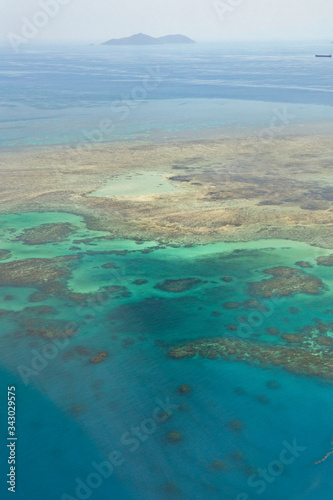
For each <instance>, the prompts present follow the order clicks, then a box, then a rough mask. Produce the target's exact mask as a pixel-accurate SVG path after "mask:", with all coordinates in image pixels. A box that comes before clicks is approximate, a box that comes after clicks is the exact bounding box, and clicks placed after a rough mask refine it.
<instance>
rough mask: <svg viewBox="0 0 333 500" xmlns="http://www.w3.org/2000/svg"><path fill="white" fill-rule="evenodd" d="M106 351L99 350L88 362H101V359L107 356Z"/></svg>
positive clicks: (103, 359)
mask: <svg viewBox="0 0 333 500" xmlns="http://www.w3.org/2000/svg"><path fill="white" fill-rule="evenodd" d="M107 355H108V354H107V352H106V351H101V352H99V353H98V354H97V356H95V357H93V358H90V359H89V363H92V364H98V363H102V362H103V361H105V359H106V358H107Z"/></svg>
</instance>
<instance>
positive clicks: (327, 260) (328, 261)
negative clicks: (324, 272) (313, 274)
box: [317, 253, 333, 267]
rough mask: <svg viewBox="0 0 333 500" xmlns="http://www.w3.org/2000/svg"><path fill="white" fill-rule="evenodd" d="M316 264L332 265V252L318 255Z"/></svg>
mask: <svg viewBox="0 0 333 500" xmlns="http://www.w3.org/2000/svg"><path fill="white" fill-rule="evenodd" d="M317 264H318V266H327V267H330V266H333V253H331V254H330V255H324V256H322V257H318V259H317Z"/></svg>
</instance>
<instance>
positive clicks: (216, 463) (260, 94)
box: [0, 42, 333, 500]
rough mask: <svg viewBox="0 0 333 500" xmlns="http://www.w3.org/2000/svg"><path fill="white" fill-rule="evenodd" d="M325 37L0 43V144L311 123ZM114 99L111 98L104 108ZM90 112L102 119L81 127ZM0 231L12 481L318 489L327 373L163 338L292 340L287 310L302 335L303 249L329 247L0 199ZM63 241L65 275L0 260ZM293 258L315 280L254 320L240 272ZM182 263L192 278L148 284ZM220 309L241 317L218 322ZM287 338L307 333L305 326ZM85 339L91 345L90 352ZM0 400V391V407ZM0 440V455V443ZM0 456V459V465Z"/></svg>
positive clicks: (318, 316)
mask: <svg viewBox="0 0 333 500" xmlns="http://www.w3.org/2000/svg"><path fill="white" fill-rule="evenodd" d="M326 49H327V50H326ZM329 50H330V49H329V48H327V47H325V46H323V45H320V44H317V45H315V44H314V43H313V42H312V43H311V44H310V43H304V44H302V45H299V46H297V47H296V46H293V47H290V46H289V45H287V44H282V45H281V44H280V45H269V46H267V45H260V46H258V45H247V46H243V45H240V44H238V45H237V44H236V45H225V46H221V45H220V46H208V45H207V46H205V45H202V46H199V45H198V46H191V47H181V48H176V47H174V48H171V49H170V48H163V49H162V48H160V47H159V48H156V47H150V48H148V49H140V50H138V49H131V48H128V47H127V48H118V49H117V50H115V49H114V48H110V47H98V46H87V47H72V48H66V49H65V48H63V47H56V48H55V47H49V48H43V49H40V48H38V47H31V48H29V50H27V51H25V52H22V53H19V54H12V53H9V52H8V51H4V52H2V58H1V67H0V84H1V88H2V93H1V111H2V113H1V141H2V146H3V148H4V149H6V148H8V147H10V148H13V147H20V146H26V145H29V146H33V147H38V146H41V145H43V146H45V145H46V146H50V145H54V144H64V145H71V146H72V145H73V144H76V143H77V142H84V141H87V140H93V139H91V137H94V138H95V139H96V141H95V142H102V141H110V140H115V141H119V140H122V141H125V140H126V141H129V140H133V141H138V140H143V141H145V140H149V141H154V140H173V139H174V138H186V137H188V136H194V135H195V134H198V135H197V136H198V137H200V134H205V133H207V132H208V133H212V134H213V133H215V132H219V133H221V134H222V135H223V134H226V135H227V134H232V133H239V132H241V131H244V133H249V131H251V130H258V129H260V128H263V127H264V128H265V127H267V126H270V123H271V119H272V115H273V116H276V113H279V112H281V113H283V116H285V113H287V116H289V115H292V116H293V118H290V119H288V123H284V122H283V121H281V123H279V125H280V126H281V124H282V125H283V126H286V128H283V127H282V128H281V130H280V132H281V134H283V133H286V131H287V129H288V127H289V126H290V125H291V126H294V125H295V126H301V127H302V130H306V131H307V132H308V133H317V132H319V131H321V130H328V128H329V126H330V122H331V118H332V115H331V95H332V90H333V87H332V64H331V61H330V60H327V61H325V60H324V61H321V60H320V61H318V60H316V59H315V58H314V54H315V53H316V52H319V51H320V52H322V51H329ZM156 67H159V68H160V69H159V70H158V71H160V73H163V74H168V76H166V77H165V80H163V81H161V82H158V83H159V85H158V86H157V87H156V88H155V89H154V90H152V91H151V93H150V91H149V92H148V93H147V95H145V99H139V100H137V99H133V98H131V97H129V98H128V96H131V92H133V89H136V88H137V87H139V88H140V86H141V85H142V81H143V80H142V79H144V78H146V75H147V72H149V71H150V70H151V68H155V69H156ZM124 100H127V101H128V100H129V101H130V103H127V104H125V107H126V106H127V108H128V109H129V113H128V116H126V118H124V120H121V119H120V118H119V107H120V106H124ZM115 101H116V104H115ZM117 101H118V103H117ZM119 101H121V102H120V103H119ZM112 106H113V107H112ZM110 109H111V110H112V109H113V112H112V111H111V114H110ZM115 109H117V110H118V113H117V112H116V113H115V111H114V110H115ZM122 111H123V112H124V110H122ZM274 113H275V115H274ZM126 114H127V112H126ZM114 115H116V116H117V117H118V118H117V119H115V118H114ZM110 117H111V118H110ZM108 118H110V119H112V120H114V121H115V124H116V127H115V130H114V132H113V133H112V134H111V135H110V136H108V135H107V134H104V135H103V134H102V135H98V130H99V128H98V127H99V123H100V120H102V119H108ZM326 127H328V128H326ZM296 128H297V127H296ZM92 131H93V132H92ZM96 131H97V132H96ZM91 134H95V135H94V136H92V135H91ZM96 134H97V135H96ZM87 135H88V137H87ZM89 137H90V139H89ZM155 184H156V183H155ZM155 184H154V186H153V187H154V188H156V186H155ZM125 188H126V189H127V186H126V185H125ZM162 188H163V186H162ZM162 188H161V189H162ZM116 189H117V193H118V194H119V193H120V191H119V190H121V183H119V185H117V186H116ZM126 189H125V190H124V195H127V194H128V192H127V191H126ZM59 223H62V224H64V223H65V224H68V225H70V227H71V232H70V234H66V235H64V236H63V237H59V238H56V239H54V238H53V239H52V238H51V239H50V241H49V242H46V243H37V244H29V242H28V241H27V238H26V236H25V233H24V230H25V229H27V228H38V227H43V224H53V225H54V224H59ZM0 250H9V251H10V254H7V255H5V256H4V258H3V260H1V263H0V277H1V283H0V284H1V286H0V300H1V304H0V313H1V314H0V324H1V329H0V331H1V346H2V348H1V351H0V360H1V380H2V387H3V390H2V397H3V401H4V399H5V398H6V392H7V391H6V387H7V385H9V386H11V385H16V392H17V436H18V441H17V456H18V459H17V469H18V475H17V493H16V498H17V499H18V500H31V499H34V500H42V499H43V500H44V499H46V498H47V499H48V500H55V499H62V500H69V499H71V500H73V498H76V499H77V500H79V499H82V500H84V499H88V498H95V499H98V500H104V499H105V500H106V499H112V498H116V499H117V500H118V499H120V500H122V499H124V500H131V499H134V500H136V499H138V500H140V499H145V500H146V499H147V500H164V499H167V498H184V499H189V500H192V499H193V500H197V499H198V500H202V499H204V500H206V499H207V500H210V499H212V500H215V499H219V500H220V499H223V500H250V499H251V500H252V499H257V498H259V499H260V498H264V499H269V500H282V499H286V500H294V499H305V500H317V499H324V500H326V499H330V498H331V497H332V487H333V479H332V474H331V466H332V457H328V459H327V460H325V461H323V462H321V463H319V464H317V465H315V462H318V461H319V460H321V459H322V458H323V457H324V456H325V455H326V454H327V453H329V452H330V450H331V448H332V443H331V441H332V434H333V430H332V416H333V410H332V381H331V379H325V378H322V377H320V376H318V377H313V376H309V375H308V374H307V373H306V370H304V371H303V373H302V374H299V373H294V372H291V371H287V370H285V369H284V367H283V366H275V367H274V366H272V365H269V364H267V365H262V364H258V363H244V362H243V361H239V360H237V358H233V359H228V360H226V359H207V358H203V357H200V356H197V357H195V358H184V359H178V360H176V359H173V358H172V357H171V356H170V350H172V349H173V348H174V347H177V346H179V345H182V344H184V343H186V342H191V341H194V340H198V339H209V338H213V337H214V338H224V337H229V336H231V337H233V336H238V337H239V338H241V339H242V340H243V341H246V342H249V343H253V342H258V341H259V342H261V343H264V344H265V345H268V346H271V347H274V348H277V349H278V348H279V347H281V346H287V347H293V344H288V343H286V341H285V340H284V339H283V335H285V334H300V331H301V330H302V329H304V328H305V327H307V326H308V327H309V326H311V328H313V332H314V333H313V332H312V334H311V335H312V337H313V338H312V339H311V341H314V339H315V338H316V337H318V336H319V334H321V335H326V337H327V338H328V339H331V338H332V337H333V330H332V329H331V327H332V324H333V319H332V317H333V310H332V290H333V267H330V266H320V265H318V263H317V259H318V257H321V256H327V255H329V254H330V253H331V251H329V250H324V249H320V248H316V247H312V246H309V245H306V244H302V243H299V242H292V241H281V240H262V241H254V242H247V243H217V244H214V245H213V244H212V245H196V246H190V247H181V246H177V245H160V244H158V243H157V242H155V241H145V242H142V241H130V240H124V239H117V240H111V239H109V238H108V234H107V233H105V232H99V231H92V230H90V229H88V228H87V227H86V224H85V221H84V220H83V218H82V217H79V216H77V215H74V214H66V213H63V212H59V213H58V212H45V213H25V214H6V215H0ZM66 257H72V260H68V261H66V264H64V263H63V264H60V265H61V266H62V267H63V268H64V269H66V274H64V275H62V276H58V279H57V280H55V281H52V280H51V281H50V282H48V281H45V282H43V281H41V280H40V276H43V275H44V274H45V276H47V272H48V267H47V263H46V262H45V265H44V266H41V265H40V264H38V265H37V264H36V267H35V268H33V272H34V274H33V276H34V278H30V281H29V280H28V282H26V283H24V282H23V281H22V275H21V278H20V276H18V275H17V274H15V273H14V274H13V273H12V274H11V278H9V279H7V281H6V280H5V274H3V273H2V266H3V265H5V266H6V265H8V264H9V263H10V262H15V261H25V260H26V259H31V258H38V259H51V258H54V259H59V258H66ZM298 261H306V262H308V263H309V264H310V265H311V266H312V267H310V268H305V269H303V270H302V271H303V272H304V273H306V274H307V275H309V276H315V277H317V278H319V279H320V280H322V283H323V287H322V289H321V291H320V293H319V294H318V295H311V294H305V293H297V294H293V295H291V296H288V297H286V298H285V299H284V300H279V301H277V302H276V303H274V307H272V308H270V309H269V312H268V313H267V314H265V315H263V314H262V315H261V317H260V320H259V321H256V316H255V315H253V312H254V311H255V312H258V310H257V309H254V310H253V309H249V308H248V306H247V305H246V301H248V300H249V299H253V297H252V296H251V295H250V294H249V283H250V282H259V281H261V280H263V279H267V274H266V273H265V270H267V269H271V268H273V267H277V266H288V267H294V268H297V266H296V265H295V263H296V262H298ZM43 273H44V274H43ZM223 277H229V278H231V280H230V281H224V280H222V279H221V278H223ZM188 278H192V279H196V280H198V281H197V282H196V286H193V287H192V288H188V289H184V290H183V291H178V292H172V291H167V290H165V289H163V287H162V288H161V284H163V283H164V282H165V280H180V279H188ZM34 280H35V282H34ZM138 280H141V281H138ZM156 285H158V286H157V287H156ZM185 288H186V287H185ZM258 300H259V302H260V303H261V305H262V306H264V307H265V306H267V301H265V300H264V299H262V298H258ZM230 302H234V303H237V307H235V308H228V307H226V304H228V303H230ZM323 323H324V324H325V325H326V324H328V325H330V326H329V327H328V328H327V331H326V332H325V333H322V332H321V329H320V325H321V324H323ZM240 324H241V325H243V326H244V325H247V328H245V327H244V328H242V329H241V330H238V329H236V330H235V329H234V328H230V325H236V327H237V326H239V325H240ZM269 329H276V331H275V334H273V335H269V334H268V331H269ZM66 332H67V333H66ZM64 334H65V336H64ZM298 347H301V348H303V349H305V352H306V351H307V350H310V351H311V350H313V345H312V344H311V342H310V346H309V341H308V340H307V343H304V345H303V344H301V345H300V346H298ZM325 349H326V350H327V349H328V348H327V347H325ZM101 352H102V353H104V354H105V355H103V359H102V360H101V362H99V363H96V362H95V363H94V362H91V360H94V358H96V357H98V356H99V353H101ZM187 385H188V386H189V390H188V391H186V390H183V392H182V391H180V390H179V388H180V387H181V386H187ZM6 411H7V408H6V407H4V406H3V404H2V405H1V421H2V422H6ZM1 429H2V430H3V431H2V437H3V439H2V442H3V443H4V442H5V437H6V428H5V426H4V425H2V426H1ZM170 433H171V434H170ZM295 443H296V445H295ZM285 450H287V451H285ZM290 450H291V451H290ZM0 453H1V457H2V459H3V461H2V463H4V464H6V457H7V453H8V452H7V450H6V449H5V446H2V447H1V452H0ZM112 453H113V455H112V456H113V457H114V459H115V462H116V464H117V465H115V466H114V467H113V470H112V471H111V469H110V467H109V466H107V465H105V462H106V461H107V460H110V458H109V457H110V454H112ZM281 457H287V459H286V460H285V461H284V464H282V462H281ZM103 463H104V465H101V464H103ZM1 471H2V478H3V477H4V472H3V471H6V465H5V466H4V467H1ZM97 471H99V472H98V473H97ZM101 471H102V472H101ZM5 473H6V472H5ZM103 474H104V475H105V476H108V477H102V476H103ZM2 481H3V479H2ZM78 485H80V487H79V490H76V488H77V487H78ZM2 489H3V490H4V489H5V488H4V487H2ZM9 495H10V494H9ZM9 495H8V497H9V498H10V496H9Z"/></svg>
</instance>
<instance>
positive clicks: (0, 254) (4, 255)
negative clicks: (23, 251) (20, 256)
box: [0, 250, 11, 260]
mask: <svg viewBox="0 0 333 500" xmlns="http://www.w3.org/2000/svg"><path fill="white" fill-rule="evenodd" d="M10 256H11V253H10V251H9V250H0V260H6V259H9V258H10Z"/></svg>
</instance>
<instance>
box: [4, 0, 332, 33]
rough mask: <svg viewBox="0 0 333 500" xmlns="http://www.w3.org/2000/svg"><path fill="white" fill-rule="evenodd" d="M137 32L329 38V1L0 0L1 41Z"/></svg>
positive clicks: (330, 13) (330, 14)
mask: <svg viewBox="0 0 333 500" xmlns="http://www.w3.org/2000/svg"><path fill="white" fill-rule="evenodd" d="M42 6H44V10H43V8H42ZM29 23H31V24H32V26H31V24H30V26H29ZM36 25H37V26H36ZM27 26H28V27H27ZM29 29H30V31H29ZM139 32H142V33H146V34H149V35H151V36H163V35H167V34H183V35H187V36H189V37H191V38H193V39H194V40H196V41H198V42H200V41H223V40H269V39H273V40H280V39H287V40H292V39H302V40H304V39H323V38H324V39H328V40H330V41H331V40H332V41H333V1H332V0H15V2H14V1H11V0H0V35H1V40H2V41H6V40H8V37H10V36H11V37H13V36H14V35H17V36H22V34H23V35H24V36H25V37H26V36H27V33H28V35H29V33H30V36H31V38H34V40H35V41H51V40H56V41H70V40H72V41H81V40H82V41H89V42H103V41H106V40H108V39H110V38H119V37H124V36H130V35H132V34H134V33H139Z"/></svg>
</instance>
